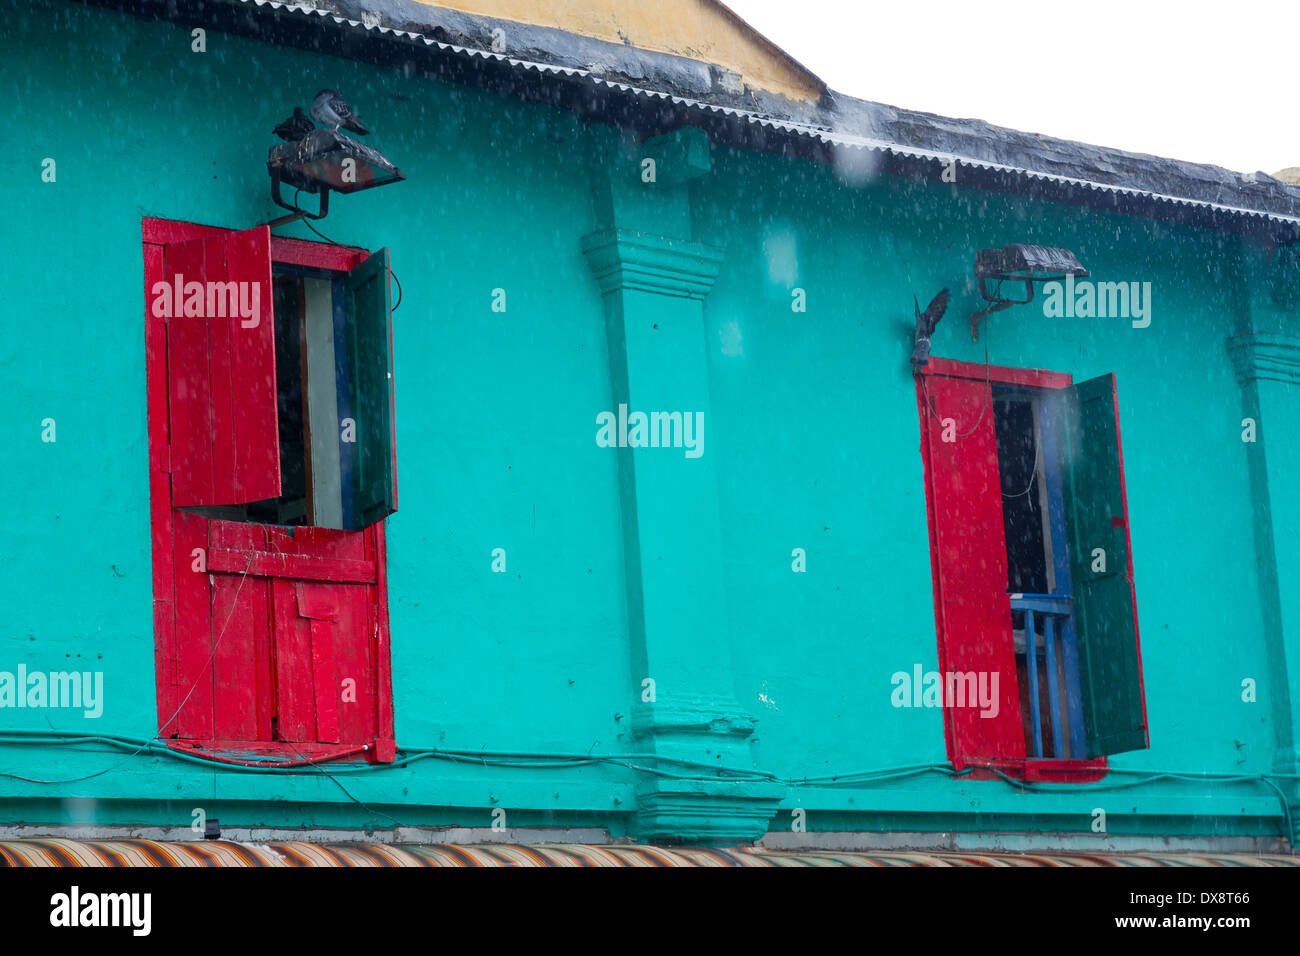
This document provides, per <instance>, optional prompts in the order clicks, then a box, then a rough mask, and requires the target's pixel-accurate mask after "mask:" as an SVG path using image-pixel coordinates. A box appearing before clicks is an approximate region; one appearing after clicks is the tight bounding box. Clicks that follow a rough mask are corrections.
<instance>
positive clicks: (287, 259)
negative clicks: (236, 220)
mask: <svg viewBox="0 0 1300 956" xmlns="http://www.w3.org/2000/svg"><path fill="white" fill-rule="evenodd" d="M368 256H369V253H368V252H367V251H366V250H365V249H362V248H360V247H355V246H335V245H328V244H326V243H323V242H313V241H311V240H308V239H289V238H286V237H284V236H272V237H271V258H272V259H274V260H275V261H276V262H283V263H286V264H287V265H295V266H306V267H308V268H311V269H328V270H330V271H331V272H347V271H348V270H349V269H353V268H355V267H356V266H358V265H360V264H361V263H363V262H365V261H366V259H367V258H368Z"/></svg>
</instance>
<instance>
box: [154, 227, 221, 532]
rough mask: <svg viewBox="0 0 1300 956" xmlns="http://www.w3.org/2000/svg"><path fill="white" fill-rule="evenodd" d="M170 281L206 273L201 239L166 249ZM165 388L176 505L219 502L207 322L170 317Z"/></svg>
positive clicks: (173, 494)
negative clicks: (214, 469) (214, 481)
mask: <svg viewBox="0 0 1300 956" xmlns="http://www.w3.org/2000/svg"><path fill="white" fill-rule="evenodd" d="M163 259H164V263H163V267H164V275H165V277H166V281H168V282H174V281H175V277H176V276H177V275H180V276H182V282H184V281H187V280H188V277H191V276H203V275H205V274H206V271H207V270H206V249H205V246H204V244H203V243H202V242H186V243H176V244H172V245H169V246H167V247H166V249H165V250H164V253H163ZM167 325H168V329H167V389H168V392H167V394H168V408H169V409H170V417H171V463H170V468H171V472H172V499H173V500H172V503H173V504H174V505H176V506H177V507H184V506H188V505H202V504H219V503H229V502H216V501H214V500H213V484H212V443H213V423H212V382H211V370H210V369H209V367H208V352H209V343H208V323H207V322H204V321H203V320H201V319H193V318H191V319H185V318H183V317H181V318H175V317H173V318H172V319H170V320H168V322H167Z"/></svg>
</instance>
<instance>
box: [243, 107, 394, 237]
mask: <svg viewBox="0 0 1300 956" xmlns="http://www.w3.org/2000/svg"><path fill="white" fill-rule="evenodd" d="M266 169H267V172H268V173H270V175H271V198H272V199H273V200H274V201H275V204H276V205H277V206H280V207H282V208H284V209H289V210H292V211H293V212H294V213H296V214H301V215H303V216H306V217H307V218H309V219H323V218H325V215H326V214H327V213H328V212H329V194H330V191H331V190H333V191H334V192H340V193H355V192H360V191H361V190H363V189H373V188H374V187H376V186H387V185H388V184H389V183H395V182H398V181H400V180H403V179H405V178H406V177H405V176H403V175H402V171H401V170H400V169H398V168H397V167H396V166H394V165H393V163H392V162H391V161H390V160H389V159H388V157H387V156H385V155H384V154H383V153H381V152H379V150H377V149H372V148H371V147H369V146H366V145H365V144H363V143H358V142H357V141H356V140H354V139H351V138H350V137H347V136H344V135H342V134H341V133H337V132H335V131H333V130H328V129H316V130H312V131H311V132H310V133H308V134H307V135H306V136H304V137H303V138H302V139H301V140H298V141H297V142H292V143H281V144H280V145H278V146H273V147H272V148H271V151H270V153H269V154H268V155H267V157H266ZM281 183H284V184H285V185H288V186H292V187H293V188H295V189H300V190H302V191H303V192H306V193H319V194H320V197H321V199H320V208H319V210H318V212H317V213H316V214H315V215H312V214H311V213H308V212H305V211H304V210H301V209H299V208H298V206H297V204H296V203H295V204H294V205H290V204H288V203H286V202H285V201H284V200H283V199H282V198H281V197H280V184H281Z"/></svg>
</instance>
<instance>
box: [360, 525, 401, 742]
mask: <svg viewBox="0 0 1300 956" xmlns="http://www.w3.org/2000/svg"><path fill="white" fill-rule="evenodd" d="M367 535H368V536H369V537H368V541H369V542H370V548H371V553H372V554H373V555H374V558H375V564H376V566H377V567H378V570H379V574H378V580H377V582H376V584H375V586H374V587H373V588H370V589H368V590H369V591H370V608H371V613H372V615H373V616H372V618H371V630H370V634H371V635H373V637H372V641H373V643H372V645H371V646H372V647H373V648H374V650H373V655H374V662H375V668H374V674H375V703H376V710H377V717H378V726H377V727H376V733H375V747H376V752H375V758H374V759H376V760H379V761H382V762H384V763H391V762H392V761H394V760H396V759H397V736H396V732H395V730H394V725H393V678H392V659H391V656H390V645H391V641H390V639H389V630H388V550H387V542H386V540H385V534H384V523H383V522H382V521H381V522H379V523H378V524H376V525H374V526H373V527H372V528H370V529H368V530H367Z"/></svg>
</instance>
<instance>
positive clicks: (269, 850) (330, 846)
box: [0, 838, 1300, 867]
mask: <svg viewBox="0 0 1300 956" xmlns="http://www.w3.org/2000/svg"><path fill="white" fill-rule="evenodd" d="M5 866H10V867H29V866H40V867H59V866H73V867H77V866H107V867H123V866H251V867H271V866H346V867H353V866H357V867H367V866H486V867H494V866H581V867H596V866H872V867H878V866H902V867H912V866H939V867H952V866H957V867H969V866H1015V867H1026V866H1031V867H1032V866H1055V867H1115V866H1230V867H1237V866H1300V856H1285V855H1280V854H1263V855H1255V854H1247V853H1141V854H1118V853H1117V854H1100V853H1097V854H1089V853H987V852H955V851H914V852H913V851H901V850H873V851H830V850H801V851H797V852H795V851H786V850H767V849H762V848H758V847H730V848H726V849H713V848H679V847H674V848H672V849H669V848H666V847H660V846H643V845H636V844H612V845H608V846H593V845H590V844H576V843H574V844H569V843H547V844H538V845H535V846H525V845H520V844H506V843H489V844H484V843H477V844H473V845H456V844H449V843H433V844H400V845H398V844H386V843H307V842H283V843H233V842H229V841H224V840H196V841H193V842H175V843H163V842H158V841H154V840H64V839H55V838H51V839H46V840H0V867H5Z"/></svg>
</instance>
